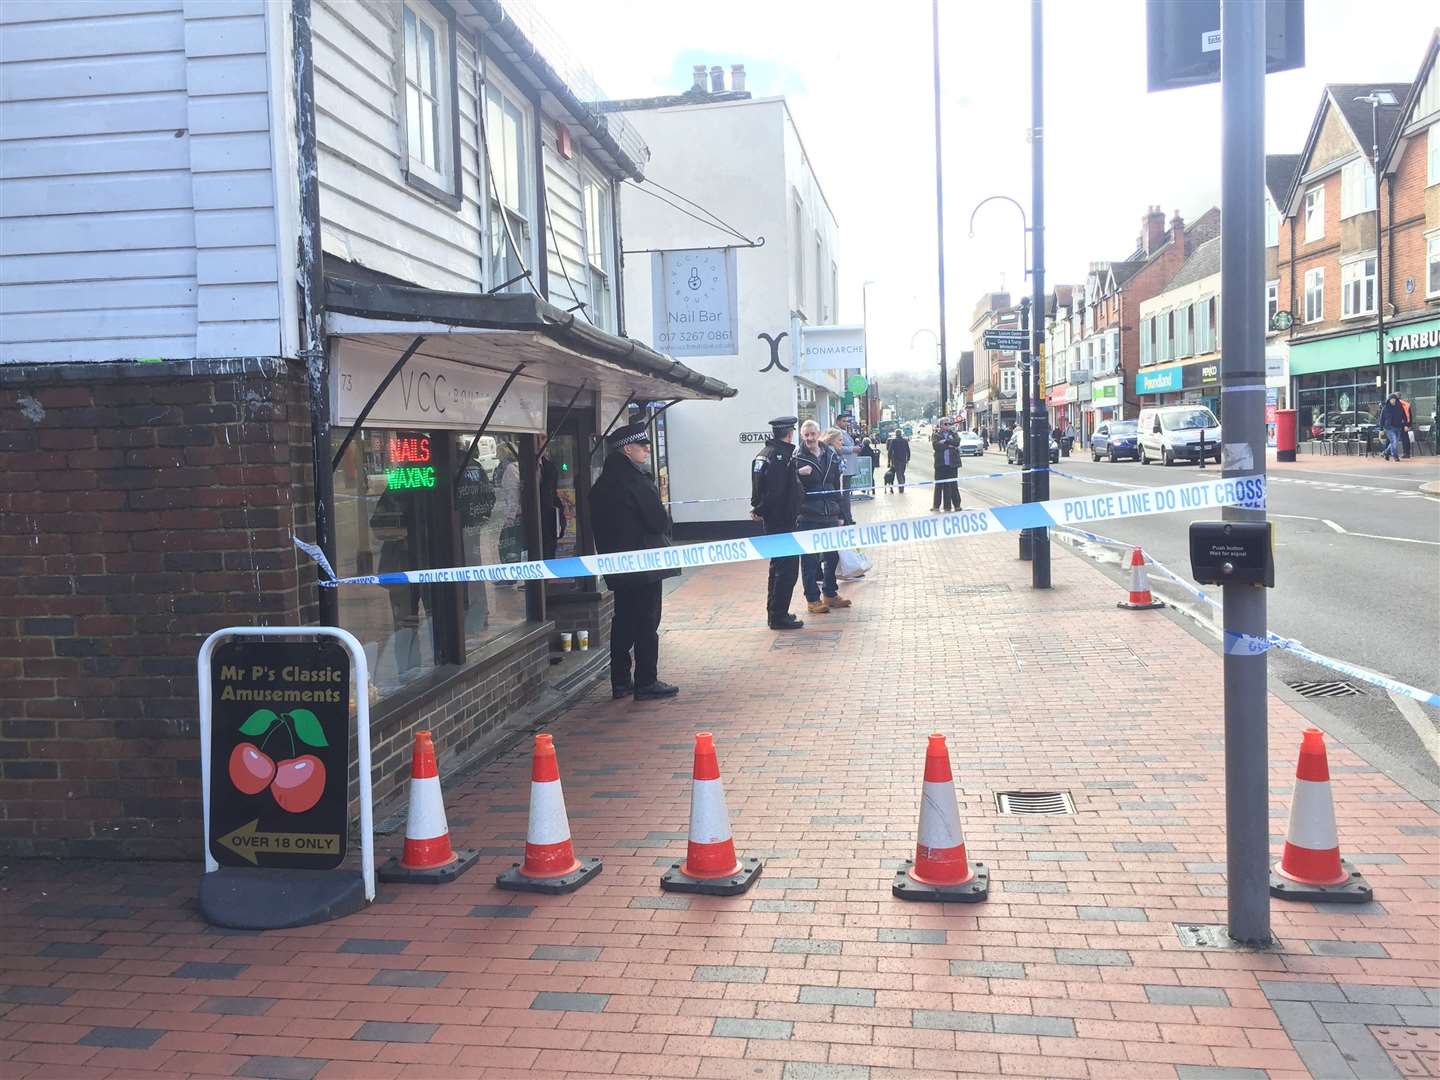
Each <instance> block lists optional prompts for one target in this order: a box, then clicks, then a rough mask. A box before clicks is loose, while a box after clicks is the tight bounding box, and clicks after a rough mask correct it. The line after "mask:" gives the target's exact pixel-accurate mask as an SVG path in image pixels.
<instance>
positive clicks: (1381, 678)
mask: <svg viewBox="0 0 1440 1080" xmlns="http://www.w3.org/2000/svg"><path fill="white" fill-rule="evenodd" d="M1059 528H1061V529H1063V530H1064V531H1065V532H1067V533H1074V534H1076V535H1077V536H1083V537H1084V538H1085V539H1086V540H1093V541H1094V542H1096V543H1098V544H1110V545H1113V546H1115V547H1119V548H1132V547H1135V545H1134V544H1128V543H1126V542H1125V541H1123V540H1114V539H1112V538H1111V537H1108V536H1100V535H1098V534H1096V533H1092V532H1086V531H1085V530H1084V529H1077V528H1075V527H1074V526H1069V525H1062V526H1059ZM1145 562H1146V563H1147V564H1148V565H1149V566H1150V568H1151V569H1152V570H1153V571H1155V572H1156V573H1158V574H1159V575H1160V576H1161V577H1163V578H1166V579H1167V580H1169V581H1173V582H1174V583H1175V584H1176V585H1179V586H1180V588H1182V589H1184V590H1185V591H1186V592H1188V593H1189V594H1190V595H1191V596H1193V597H1195V598H1196V599H1197V600H1200V601H1203V602H1204V603H1206V604H1209V605H1210V607H1212V608H1214V609H1215V610H1216V611H1223V610H1224V608H1223V605H1221V603H1220V601H1218V600H1216V599H1215V598H1214V597H1213V596H1209V595H1207V594H1206V593H1205V592H1204V590H1202V589H1199V588H1197V587H1196V586H1194V585H1192V584H1191V583H1190V582H1188V581H1186V580H1185V579H1184V578H1182V577H1181V576H1180V575H1179V574H1177V573H1175V571H1173V570H1171V569H1170V568H1169V567H1168V566H1166V565H1165V564H1164V563H1162V562H1157V561H1156V559H1155V557H1154V556H1153V555H1150V554H1148V553H1147V554H1146V556H1145ZM1223 638H1224V647H1225V651H1226V652H1227V653H1229V654H1230V655H1231V656H1258V655H1260V654H1261V653H1264V652H1269V651H1270V650H1271V649H1283V650H1285V651H1286V652H1292V653H1294V654H1295V655H1296V656H1299V657H1302V658H1303V659H1305V660H1309V661H1310V662H1311V663H1312V664H1317V665H1319V666H1320V667H1325V668H1330V669H1331V670H1332V671H1338V672H1340V673H1342V674H1344V675H1349V676H1350V677H1351V678H1355V679H1359V680H1360V681H1361V682H1367V683H1369V684H1370V685H1372V686H1378V687H1380V688H1381V689H1383V690H1393V691H1394V692H1395V693H1397V694H1401V695H1403V696H1405V697H1408V698H1413V699H1414V700H1416V701H1418V702H1420V703H1421V704H1422V705H1431V706H1434V707H1436V708H1440V694H1437V693H1433V692H1432V691H1429V690H1422V689H1420V688H1419V687H1418V686H1410V685H1409V684H1408V683H1403V682H1400V681H1399V680H1398V679H1392V678H1390V676H1388V675H1381V674H1380V673H1379V672H1376V671H1371V670H1370V669H1369V668H1362V667H1358V666H1356V665H1355V664H1351V663H1348V662H1347V661H1344V660H1337V659H1335V658H1334V657H1333V656H1326V655H1325V654H1324V653H1317V652H1315V651H1314V650H1313V649H1307V648H1306V647H1305V646H1304V645H1302V644H1300V642H1298V641H1296V640H1295V639H1294V638H1287V637H1281V636H1280V635H1279V634H1276V633H1273V632H1267V633H1266V636H1265V637H1264V638H1258V637H1255V636H1254V635H1252V634H1240V633H1236V632H1235V631H1233V630H1226V631H1224V632H1223Z"/></svg>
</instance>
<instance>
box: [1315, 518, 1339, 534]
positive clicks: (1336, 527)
mask: <svg viewBox="0 0 1440 1080" xmlns="http://www.w3.org/2000/svg"><path fill="white" fill-rule="evenodd" d="M1320 520H1321V521H1323V522H1324V523H1325V524H1326V525H1328V526H1330V528H1332V529H1334V530H1335V531H1336V532H1337V533H1340V534H1341V535H1344V533H1345V530H1344V529H1343V528H1341V527H1340V526H1339V525H1336V524H1335V522H1333V521H1331V520H1330V519H1329V518H1321V519H1320Z"/></svg>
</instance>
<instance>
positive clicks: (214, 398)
mask: <svg viewBox="0 0 1440 1080" xmlns="http://www.w3.org/2000/svg"><path fill="white" fill-rule="evenodd" d="M309 442H310V432H309V419H308V411H307V408H306V405H305V388H304V380H303V377H302V376H301V375H300V373H298V372H297V371H295V370H294V369H292V368H290V367H287V366H286V365H285V364H284V363H282V362H279V361H273V360H270V361H255V360H248V361H225V362H204V361H200V362H196V363H195V364H193V365H192V364H190V363H188V362H186V363H171V362H167V363H156V364H82V365H64V366H50V365H45V366H30V367H12V368H5V369H0V612H3V614H0V853H3V854H5V855H62V854H84V855H95V856H101V857H112V858H113V857H143V856H166V857H169V856H184V857H189V858H194V857H196V856H197V855H198V854H199V845H200V829H201V824H200V822H201V808H200V784H199V741H198V735H197V723H196V713H195V685H196V680H195V656H196V652H197V649H198V647H199V645H200V642H201V640H202V639H203V638H204V636H205V635H206V634H208V633H210V632H211V631H212V630H215V629H217V628H219V627H221V626H225V625H229V624H237V623H238V624H251V623H260V622H269V623H280V622H284V621H294V620H296V619H297V618H298V619H301V620H303V621H313V619H314V615H315V595H314V593H315V590H314V587H313V586H312V585H309V584H307V583H308V582H309V581H310V580H311V575H310V573H309V572H308V569H307V568H305V567H303V566H302V565H301V562H300V559H297V553H296V551H295V549H294V547H293V545H292V543H291V534H292V532H295V531H296V530H300V531H302V532H303V533H306V534H309V533H310V532H312V531H313V530H312V529H311V528H310V524H311V515H312V511H311V495H310V475H311V463H310V450H309Z"/></svg>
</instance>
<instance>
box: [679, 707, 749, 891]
mask: <svg viewBox="0 0 1440 1080" xmlns="http://www.w3.org/2000/svg"><path fill="white" fill-rule="evenodd" d="M691 775H692V781H691V788H690V842H689V847H688V848H687V850H686V854H685V862H684V863H683V864H682V863H673V864H672V865H671V867H670V869H669V870H667V871H665V873H664V874H662V875H661V877H660V887H661V888H662V889H665V890H667V891H669V892H692V893H705V894H706V895H709V896H735V895H736V894H737V893H743V892H744V891H745V890H746V889H748V888H750V886H751V885H754V884H755V881H756V879H757V878H759V877H760V873H761V871H762V870H763V869H764V866H763V864H762V863H761V862H760V860H759V859H737V858H736V857H735V838H734V837H733V836H731V834H730V814H729V812H728V811H727V810H726V809H725V789H724V788H722V787H721V786H720V761H719V759H718V758H717V757H716V755H715V738H714V736H713V735H711V734H710V732H708V731H702V732H700V733H699V734H698V735H696V736H695V768H694V770H693V772H692V774H691Z"/></svg>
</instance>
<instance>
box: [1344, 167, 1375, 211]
mask: <svg viewBox="0 0 1440 1080" xmlns="http://www.w3.org/2000/svg"><path fill="white" fill-rule="evenodd" d="M1356 172H1358V173H1359V174H1360V179H1359V181H1358V183H1357V181H1356V179H1355V174H1356ZM1357 189H1358V197H1359V200H1360V205H1359V206H1356V205H1355V200H1356V197H1357ZM1374 197H1375V171H1374V170H1373V169H1371V168H1370V161H1369V159H1367V158H1366V157H1365V156H1364V155H1363V154H1362V155H1361V156H1360V157H1357V158H1352V159H1351V160H1349V161H1347V162H1346V163H1345V164H1344V165H1343V166H1341V168H1340V218H1341V220H1342V221H1343V220H1344V219H1346V218H1352V217H1355V216H1356V215H1358V214H1373V213H1374V212H1375V207H1374V205H1373V204H1372V203H1371V201H1370V200H1372V199H1373V198H1374Z"/></svg>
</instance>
